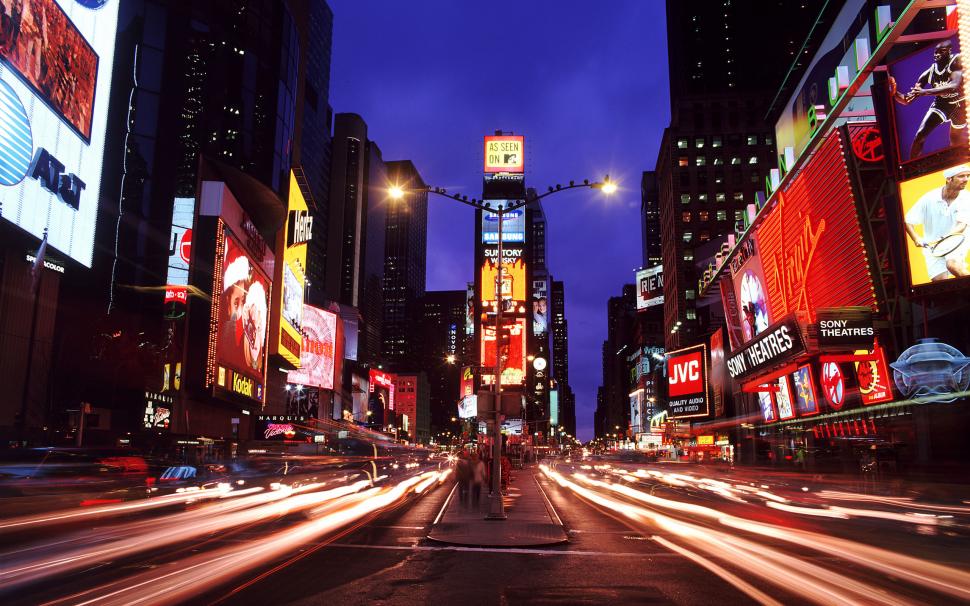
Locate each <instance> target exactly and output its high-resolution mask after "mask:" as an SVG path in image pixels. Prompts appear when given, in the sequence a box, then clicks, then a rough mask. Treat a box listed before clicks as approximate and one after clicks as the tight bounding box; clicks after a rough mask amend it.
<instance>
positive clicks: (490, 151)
mask: <svg viewBox="0 0 970 606" xmlns="http://www.w3.org/2000/svg"><path fill="white" fill-rule="evenodd" d="M485 172H486V173H521V172H525V137H522V136H521V135H519V136H516V135H490V136H486V137H485Z"/></svg>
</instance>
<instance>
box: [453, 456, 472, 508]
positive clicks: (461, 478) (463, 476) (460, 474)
mask: <svg viewBox="0 0 970 606" xmlns="http://www.w3.org/2000/svg"><path fill="white" fill-rule="evenodd" d="M455 477H457V478H458V502H459V503H461V506H462V507H468V488H469V484H471V479H472V466H471V461H469V460H468V453H467V452H465V451H462V453H461V455H460V456H459V457H458V462H457V463H456V464H455Z"/></svg>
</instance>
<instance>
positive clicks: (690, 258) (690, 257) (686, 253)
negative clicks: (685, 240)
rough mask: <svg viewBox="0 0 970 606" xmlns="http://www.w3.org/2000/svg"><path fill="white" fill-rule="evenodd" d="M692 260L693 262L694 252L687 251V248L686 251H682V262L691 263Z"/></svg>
mask: <svg viewBox="0 0 970 606" xmlns="http://www.w3.org/2000/svg"><path fill="white" fill-rule="evenodd" d="M693 260H694V251H693V250H691V249H689V248H688V249H685V250H684V261H693Z"/></svg>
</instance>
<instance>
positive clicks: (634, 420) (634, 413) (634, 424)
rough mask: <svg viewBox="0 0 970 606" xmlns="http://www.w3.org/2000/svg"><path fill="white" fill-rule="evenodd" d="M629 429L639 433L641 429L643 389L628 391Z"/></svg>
mask: <svg viewBox="0 0 970 606" xmlns="http://www.w3.org/2000/svg"><path fill="white" fill-rule="evenodd" d="M630 430H631V431H632V432H633V433H635V434H636V433H640V432H642V431H643V430H644V429H643V390H642V389H637V390H636V391H633V392H631V393H630Z"/></svg>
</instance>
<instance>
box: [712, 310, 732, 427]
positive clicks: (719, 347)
mask: <svg viewBox="0 0 970 606" xmlns="http://www.w3.org/2000/svg"><path fill="white" fill-rule="evenodd" d="M727 380H728V377H727V362H726V361H725V359H724V331H723V330H722V329H720V328H718V329H717V330H715V331H714V332H713V333H712V334H711V396H712V397H713V399H714V416H715V417H723V416H724V409H725V406H724V394H725V392H726V391H727V389H728V386H727V385H726V383H727Z"/></svg>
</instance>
